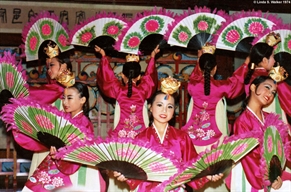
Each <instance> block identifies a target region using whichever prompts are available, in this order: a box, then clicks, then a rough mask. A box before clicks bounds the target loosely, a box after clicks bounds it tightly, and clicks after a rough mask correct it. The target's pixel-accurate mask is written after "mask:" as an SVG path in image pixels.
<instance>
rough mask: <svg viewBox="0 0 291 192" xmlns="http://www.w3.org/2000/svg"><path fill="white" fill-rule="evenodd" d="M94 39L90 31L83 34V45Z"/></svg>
mask: <svg viewBox="0 0 291 192" xmlns="http://www.w3.org/2000/svg"><path fill="white" fill-rule="evenodd" d="M92 37H93V35H92V33H90V32H89V31H87V32H85V33H83V34H82V36H81V41H82V42H83V43H87V42H88V41H90V40H91V38H92Z"/></svg>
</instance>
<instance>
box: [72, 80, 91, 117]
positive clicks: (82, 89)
mask: <svg viewBox="0 0 291 192" xmlns="http://www.w3.org/2000/svg"><path fill="white" fill-rule="evenodd" d="M68 88H75V89H76V90H77V91H78V93H79V94H80V98H82V97H85V98H86V102H85V103H84V105H83V113H84V115H85V116H87V117H88V118H89V90H88V86H87V85H86V84H84V83H81V82H76V83H75V84H74V85H73V86H71V87H68Z"/></svg>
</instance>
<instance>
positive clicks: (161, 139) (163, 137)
mask: <svg viewBox="0 0 291 192" xmlns="http://www.w3.org/2000/svg"><path fill="white" fill-rule="evenodd" d="M168 126H169V124H167V126H166V129H165V131H164V133H163V135H162V138H161V137H160V134H159V132H158V129H157V127H156V126H155V124H154V123H153V127H154V128H155V131H156V133H157V135H158V137H159V139H160V142H161V143H162V144H163V142H164V139H165V135H166V132H167V129H168Z"/></svg>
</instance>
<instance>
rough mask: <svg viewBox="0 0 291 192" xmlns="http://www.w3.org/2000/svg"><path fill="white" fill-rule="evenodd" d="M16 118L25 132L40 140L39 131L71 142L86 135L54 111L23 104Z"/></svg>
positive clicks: (68, 142)
mask: <svg viewBox="0 0 291 192" xmlns="http://www.w3.org/2000/svg"><path fill="white" fill-rule="evenodd" d="M14 118H15V122H16V124H17V126H18V127H19V129H20V130H21V131H23V133H24V134H25V133H28V135H30V136H32V137H33V138H35V139H37V140H38V137H37V133H38V132H46V133H49V134H51V135H54V136H57V137H58V138H60V139H61V140H62V141H63V142H64V143H66V144H67V145H68V144H71V143H73V142H75V141H76V140H80V139H84V138H85V135H84V133H82V132H81V131H80V130H79V129H78V128H76V127H75V126H74V125H73V124H71V123H70V122H69V121H67V120H65V119H63V118H62V117H58V116H56V115H54V114H53V113H50V112H47V111H45V110H43V109H39V108H35V107H27V106H22V107H18V108H17V109H16V110H15V113H14Z"/></svg>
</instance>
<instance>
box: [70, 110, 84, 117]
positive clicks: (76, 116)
mask: <svg viewBox="0 0 291 192" xmlns="http://www.w3.org/2000/svg"><path fill="white" fill-rule="evenodd" d="M81 113H83V110H81V111H79V112H78V113H77V114H76V115H74V117H73V118H72V119H74V118H75V117H77V116H78V115H79V114H81Z"/></svg>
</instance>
